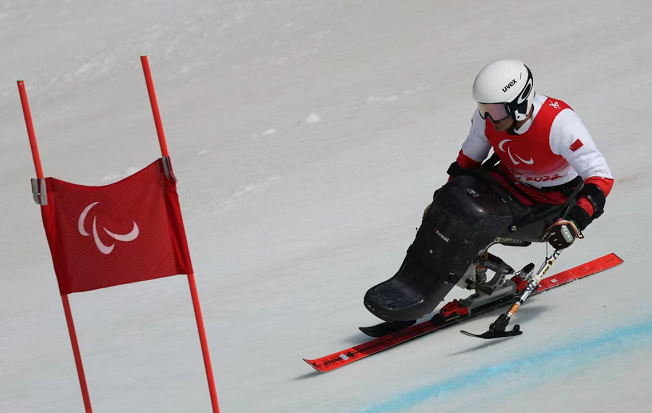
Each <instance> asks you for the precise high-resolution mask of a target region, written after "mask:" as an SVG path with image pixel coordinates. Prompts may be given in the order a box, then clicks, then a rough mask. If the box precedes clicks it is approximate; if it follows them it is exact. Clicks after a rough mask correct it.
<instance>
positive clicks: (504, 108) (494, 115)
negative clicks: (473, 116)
mask: <svg viewBox="0 0 652 413" xmlns="http://www.w3.org/2000/svg"><path fill="white" fill-rule="evenodd" d="M478 110H479V111H480V116H481V117H482V119H486V117H487V116H489V117H490V118H491V120H492V121H493V122H500V121H501V120H503V119H507V117H508V116H509V114H510V110H509V106H508V104H507V103H478Z"/></svg>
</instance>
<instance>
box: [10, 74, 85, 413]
mask: <svg viewBox="0 0 652 413" xmlns="http://www.w3.org/2000/svg"><path fill="white" fill-rule="evenodd" d="M18 93H19V94H20V102H21V103H22V105H23V115H25V126H26V127H27V136H28V137H29V146H30V148H31V150H32V159H33V160H34V168H35V169H36V178H37V179H38V180H39V181H40V180H41V179H43V167H42V166H41V156H40V155H39V152H38V144H37V142H36V134H35V133H34V123H33V122H32V112H31V111H30V109H29V101H28V100H27V92H26V91H25V82H23V81H22V80H19V81H18ZM61 301H62V304H63V312H64V313H65V315H66V324H68V334H69V335H70V343H71V345H72V352H73V355H74V357H75V365H76V366H77V376H78V377H79V386H80V387H81V392H82V398H83V399H84V408H85V409H86V413H93V410H92V408H91V398H90V396H89V394H88V386H87V384H86V375H85V374H84V365H83V364H82V358H81V352H80V351H79V342H78V341H77V333H76V332H75V323H74V321H73V318H72V310H71V309H70V302H69V300H68V296H67V295H62V296H61Z"/></svg>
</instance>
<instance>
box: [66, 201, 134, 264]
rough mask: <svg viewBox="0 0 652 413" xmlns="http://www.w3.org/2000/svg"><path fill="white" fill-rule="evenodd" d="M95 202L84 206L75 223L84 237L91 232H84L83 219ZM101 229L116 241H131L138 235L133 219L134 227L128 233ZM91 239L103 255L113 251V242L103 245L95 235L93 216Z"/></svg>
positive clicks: (95, 227) (95, 226)
mask: <svg viewBox="0 0 652 413" xmlns="http://www.w3.org/2000/svg"><path fill="white" fill-rule="evenodd" d="M97 204H99V202H93V203H92V204H90V205H88V206H87V207H86V208H84V210H83V211H82V213H81V215H80V216H79V222H78V224H77V227H78V229H79V233H80V234H82V235H83V236H85V237H88V236H90V235H91V234H89V233H88V232H86V229H85V228H84V221H86V216H88V213H89V212H90V211H91V209H92V208H93V207H94V206H95V205H97ZM103 229H104V232H106V233H107V234H108V235H109V236H110V237H111V238H113V239H114V240H116V241H122V242H130V241H133V240H135V239H136V238H137V237H138V234H139V230H138V225H137V224H136V221H134V228H133V229H132V230H131V232H129V233H128V234H115V233H113V232H111V231H109V230H108V229H106V228H103ZM93 239H94V240H95V245H97V249H99V250H100V252H101V253H102V254H105V255H106V254H110V253H111V251H113V247H115V243H113V244H111V245H104V244H103V243H102V240H100V237H99V236H98V235H97V217H94V218H93Z"/></svg>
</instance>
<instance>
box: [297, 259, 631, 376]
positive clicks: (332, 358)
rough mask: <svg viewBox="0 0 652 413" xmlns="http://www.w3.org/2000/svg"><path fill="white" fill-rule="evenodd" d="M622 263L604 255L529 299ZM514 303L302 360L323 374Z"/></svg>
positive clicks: (550, 281)
mask: <svg viewBox="0 0 652 413" xmlns="http://www.w3.org/2000/svg"><path fill="white" fill-rule="evenodd" d="M622 263H623V260H622V259H621V258H620V257H618V256H617V255H616V254H614V253H611V254H607V255H605V256H603V257H600V258H597V259H595V260H593V261H589V262H587V263H585V264H582V265H579V266H577V267H574V268H571V269H569V270H566V271H564V272H561V273H559V274H555V275H551V276H549V277H546V278H544V279H542V280H541V282H540V283H539V287H538V288H537V290H536V291H535V292H534V293H533V294H532V295H537V294H541V293H543V292H545V291H548V290H551V289H553V288H557V287H560V286H562V285H566V284H568V283H570V282H573V281H576V280H579V279H581V278H584V277H588V276H590V275H593V274H597V273H599V272H602V271H604V270H607V269H609V268H613V267H615V266H617V265H620V264H622ZM513 299H514V297H513V296H510V297H505V298H503V299H501V300H499V301H496V302H492V303H488V304H486V305H485V306H483V307H478V308H475V309H473V312H472V313H469V314H466V315H453V316H450V317H447V318H444V317H442V316H440V315H439V314H437V315H435V316H434V317H433V318H432V319H431V320H428V321H424V322H421V323H418V324H414V325H412V326H409V327H406V328H403V329H401V330H399V331H395V332H392V333H390V334H387V335H384V336H382V337H379V338H376V339H374V340H370V341H368V342H365V343H362V344H358V345H356V346H354V347H351V348H348V349H345V350H342V351H338V352H336V353H333V354H330V355H328V356H324V357H320V358H317V359H312V360H311V359H303V360H304V361H305V362H306V363H308V364H309V365H310V366H312V368H314V369H315V370H317V371H319V372H322V373H326V372H329V371H333V370H335V369H338V368H340V367H343V366H347V365H349V364H351V363H353V362H356V361H358V360H361V359H363V358H366V357H368V356H371V355H373V354H376V353H380V352H381V351H383V350H387V349H389V348H392V347H395V346H397V345H399V344H402V343H405V342H408V341H410V340H413V339H415V338H417V337H421V336H424V335H426V334H430V333H433V332H435V331H439V330H442V329H444V328H447V327H450V326H452V325H455V324H459V323H462V322H464V321H467V320H469V319H472V318H474V317H476V316H479V315H481V314H484V313H487V312H490V311H493V310H496V309H498V308H501V307H504V306H508V305H510V304H511V303H512V302H513Z"/></svg>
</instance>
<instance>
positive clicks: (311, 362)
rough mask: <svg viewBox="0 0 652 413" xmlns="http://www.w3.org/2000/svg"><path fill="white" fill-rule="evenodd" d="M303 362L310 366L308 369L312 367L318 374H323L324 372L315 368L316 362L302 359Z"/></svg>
mask: <svg viewBox="0 0 652 413" xmlns="http://www.w3.org/2000/svg"><path fill="white" fill-rule="evenodd" d="M303 361H305V362H306V363H308V364H309V365H310V367H312V368H313V369H315V370H317V371H318V372H320V373H323V372H324V370H321V369H320V368H319V367H317V362H316V360H308V359H303Z"/></svg>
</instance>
